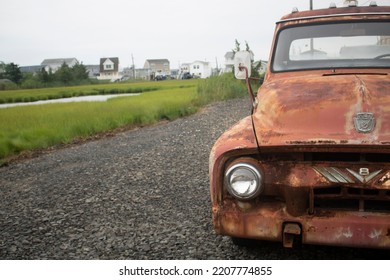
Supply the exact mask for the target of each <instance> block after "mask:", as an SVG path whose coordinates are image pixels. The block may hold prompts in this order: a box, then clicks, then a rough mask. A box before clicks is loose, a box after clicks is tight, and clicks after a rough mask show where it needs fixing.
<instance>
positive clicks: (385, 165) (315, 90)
mask: <svg viewBox="0 0 390 280" xmlns="http://www.w3.org/2000/svg"><path fill="white" fill-rule="evenodd" d="M248 57H249V55H248V54H246V53H245V52H239V53H237V54H236V58H235V63H236V65H235V72H236V77H238V78H244V79H246V82H247V85H248V91H249V94H250V98H251V101H252V104H253V107H252V110H251V112H250V113H248V116H247V117H246V118H244V119H243V120H241V121H239V122H238V123H237V124H236V125H234V126H233V127H232V128H230V129H229V130H227V131H226V132H225V133H224V134H223V135H222V136H221V137H220V138H219V139H218V140H217V142H216V143H215V145H214V147H213V148H212V151H211V154H210V161H209V164H210V165H209V172H210V195H211V203H212V216H213V224H214V228H215V231H216V233H217V234H220V235H226V236H230V237H232V238H233V241H234V242H237V243H240V242H242V241H246V240H248V239H258V240H268V241H277V242H282V243H283V245H284V246H285V247H292V246H293V244H294V242H295V241H296V240H298V241H299V243H304V244H322V245H331V246H346V247H365V248H381V249H389V248H390V78H389V75H390V7H388V6H387V7H383V6H382V7H378V6H377V5H376V4H374V3H372V4H370V6H366V7H357V6H350V7H342V8H335V7H331V8H329V9H320V10H312V11H303V12H293V13H291V14H289V15H286V16H284V17H282V18H281V20H280V21H279V22H277V25H276V29H275V35H274V39H273V44H272V50H271V54H270V59H269V61H270V63H269V65H268V71H267V73H266V75H265V79H264V83H263V84H262V86H261V87H260V88H259V90H258V91H257V93H256V94H253V93H252V90H251V87H250V78H249V76H250V73H249V72H250V59H248Z"/></svg>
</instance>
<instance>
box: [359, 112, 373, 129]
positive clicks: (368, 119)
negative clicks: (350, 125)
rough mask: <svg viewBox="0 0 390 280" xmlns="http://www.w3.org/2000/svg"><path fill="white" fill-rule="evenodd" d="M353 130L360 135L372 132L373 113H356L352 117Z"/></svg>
mask: <svg viewBox="0 0 390 280" xmlns="http://www.w3.org/2000/svg"><path fill="white" fill-rule="evenodd" d="M354 123H355V129H356V130H357V131H358V132H361V133H369V132H371V131H373V130H374V127H375V118H374V114H373V113H356V115H355V117H354Z"/></svg>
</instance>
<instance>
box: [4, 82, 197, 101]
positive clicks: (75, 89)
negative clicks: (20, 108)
mask: <svg viewBox="0 0 390 280" xmlns="http://www.w3.org/2000/svg"><path fill="white" fill-rule="evenodd" d="M197 83H198V81H197V80H171V81H164V82H138V83H117V84H112V83H111V84H100V85H85V86H72V87H58V88H42V89H21V90H6V91H0V104H2V103H17V102H33V101H38V100H48V99H58V98H67V97H75V96H84V95H98V94H117V93H140V92H148V91H155V90H162V89H170V88H186V87H194V86H196V85H197Z"/></svg>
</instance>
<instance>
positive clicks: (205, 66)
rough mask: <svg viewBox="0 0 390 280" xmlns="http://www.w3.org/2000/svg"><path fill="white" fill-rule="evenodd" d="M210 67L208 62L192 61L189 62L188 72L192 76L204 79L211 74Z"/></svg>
mask: <svg viewBox="0 0 390 280" xmlns="http://www.w3.org/2000/svg"><path fill="white" fill-rule="evenodd" d="M211 73H212V69H211V66H210V63H209V62H206V61H199V60H197V61H194V62H193V63H191V64H190V74H191V75H192V76H194V77H199V78H201V79H205V78H208V77H210V76H211Z"/></svg>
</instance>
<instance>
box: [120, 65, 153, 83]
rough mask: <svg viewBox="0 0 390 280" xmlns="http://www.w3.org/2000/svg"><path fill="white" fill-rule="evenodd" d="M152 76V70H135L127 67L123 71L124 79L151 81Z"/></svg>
mask: <svg viewBox="0 0 390 280" xmlns="http://www.w3.org/2000/svg"><path fill="white" fill-rule="evenodd" d="M150 76H151V70H150V69H143V68H141V69H137V68H136V69H133V67H126V68H124V69H123V78H124V79H126V80H128V79H135V80H149V79H150Z"/></svg>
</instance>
